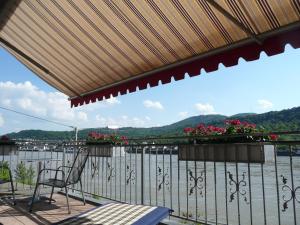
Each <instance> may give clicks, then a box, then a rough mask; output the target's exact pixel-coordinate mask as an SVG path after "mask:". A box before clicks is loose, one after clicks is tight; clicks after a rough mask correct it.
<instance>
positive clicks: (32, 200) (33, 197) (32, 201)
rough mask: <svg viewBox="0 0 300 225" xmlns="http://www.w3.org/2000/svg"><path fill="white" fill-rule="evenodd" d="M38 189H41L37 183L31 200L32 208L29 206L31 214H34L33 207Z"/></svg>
mask: <svg viewBox="0 0 300 225" xmlns="http://www.w3.org/2000/svg"><path fill="white" fill-rule="evenodd" d="M38 187H39V183H36V185H35V188H34V192H33V196H32V199H31V203H30V206H29V212H32V206H33V203H34V199H35V195H36V192H37V189H38Z"/></svg>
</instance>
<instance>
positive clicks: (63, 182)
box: [29, 148, 89, 213]
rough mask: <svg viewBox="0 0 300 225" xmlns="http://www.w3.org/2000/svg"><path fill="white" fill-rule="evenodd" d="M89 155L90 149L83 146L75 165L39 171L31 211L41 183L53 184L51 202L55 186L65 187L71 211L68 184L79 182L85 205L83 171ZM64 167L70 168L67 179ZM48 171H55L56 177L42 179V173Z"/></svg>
mask: <svg viewBox="0 0 300 225" xmlns="http://www.w3.org/2000/svg"><path fill="white" fill-rule="evenodd" d="M88 156H89V151H88V150H87V149H86V148H82V149H79V150H78V152H77V155H76V157H75V160H74V162H73V165H72V166H71V167H69V166H60V167H58V168H57V169H47V168H45V169H42V170H41V171H40V172H39V174H38V177H37V182H36V186H35V189H34V194H33V197H32V201H31V204H30V207H29V212H32V207H33V203H34V199H35V196H36V193H37V189H38V186H40V185H46V186H51V187H52V191H51V195H50V199H49V204H50V203H51V201H52V196H53V191H54V188H55V187H56V188H64V189H65V192H66V199H67V204H68V212H69V213H71V211H70V206H69V199H68V186H70V185H74V184H76V183H78V182H79V184H80V191H81V194H82V199H83V203H84V205H85V198H84V194H83V191H82V182H81V174H82V171H83V169H84V166H85V163H86V161H87V158H88ZM62 168H68V169H69V172H68V175H67V179H65V177H66V176H65V172H64V170H62ZM46 171H55V177H54V178H48V179H45V180H41V177H42V176H41V175H42V173H44V172H46ZM59 172H60V173H61V174H62V176H61V177H62V178H61V179H59V178H58V173H59Z"/></svg>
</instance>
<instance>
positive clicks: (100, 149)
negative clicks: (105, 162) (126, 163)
mask: <svg viewBox="0 0 300 225" xmlns="http://www.w3.org/2000/svg"><path fill="white" fill-rule="evenodd" d="M86 145H87V147H88V150H89V152H90V153H89V156H96V157H116V156H124V155H125V147H124V146H113V145H109V144H102V143H101V144H100V143H87V144H86Z"/></svg>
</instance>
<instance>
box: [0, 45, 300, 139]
mask: <svg viewBox="0 0 300 225" xmlns="http://www.w3.org/2000/svg"><path fill="white" fill-rule="evenodd" d="M299 58H300V50H299V49H296V50H295V49H293V48H291V47H290V46H287V47H286V51H285V53H283V54H281V55H277V56H273V57H267V56H266V55H265V54H264V53H262V54H261V58H260V60H257V61H253V62H245V61H244V60H243V59H240V62H239V65H238V66H234V67H229V68H226V67H224V66H223V65H220V68H219V70H218V71H216V72H212V73H208V74H207V73H205V72H204V71H202V72H201V75H200V76H197V77H193V78H189V77H188V76H187V75H186V79H184V80H182V81H178V82H172V83H171V84H167V85H160V86H158V87H155V88H149V89H147V90H143V91H138V92H135V93H132V94H128V95H125V96H120V97H117V98H114V99H111V100H107V101H104V102H99V103H96V104H90V105H86V106H82V107H78V108H75V109H70V104H69V102H68V101H67V96H65V95H63V94H61V93H58V91H57V90H55V89H54V88H52V87H50V86H49V85H47V84H46V83H45V82H43V81H42V80H41V79H39V78H38V77H37V76H35V75H34V74H33V73H32V72H31V71H29V70H28V69H27V68H26V67H25V66H23V65H22V64H21V63H19V62H18V61H17V60H16V59H15V58H14V57H12V56H11V55H10V54H8V53H7V52H5V50H4V49H0V71H1V76H0V106H4V107H8V108H11V109H15V110H18V111H22V112H25V113H28V114H32V115H35V116H41V117H44V118H47V119H51V120H55V121H60V122H64V123H67V124H70V125H75V126H78V127H79V128H85V127H104V126H110V127H123V126H134V127H150V126H160V125H167V124H170V123H173V122H176V121H179V120H181V119H183V118H186V117H189V116H195V115H200V114H215V113H218V114H224V115H233V114H236V113H243V112H255V113H263V112H267V111H272V110H282V109H287V108H292V107H297V106H299V105H300V104H299V99H300V98H299V97H300V93H299V91H298V90H299V84H300V63H299V62H300V61H299ZM22 129H44V130H66V129H67V128H65V127H61V126H58V125H52V124H48V123H45V122H41V121H37V120H34V119H30V118H26V117H23V116H18V115H15V114H12V113H8V112H6V111H3V110H1V109H0V134H3V133H7V132H12V131H19V130H22Z"/></svg>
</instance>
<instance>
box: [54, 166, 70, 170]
mask: <svg viewBox="0 0 300 225" xmlns="http://www.w3.org/2000/svg"><path fill="white" fill-rule="evenodd" d="M60 168H69V169H72V166H59V167H58V168H57V169H58V170H59V169H60Z"/></svg>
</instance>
